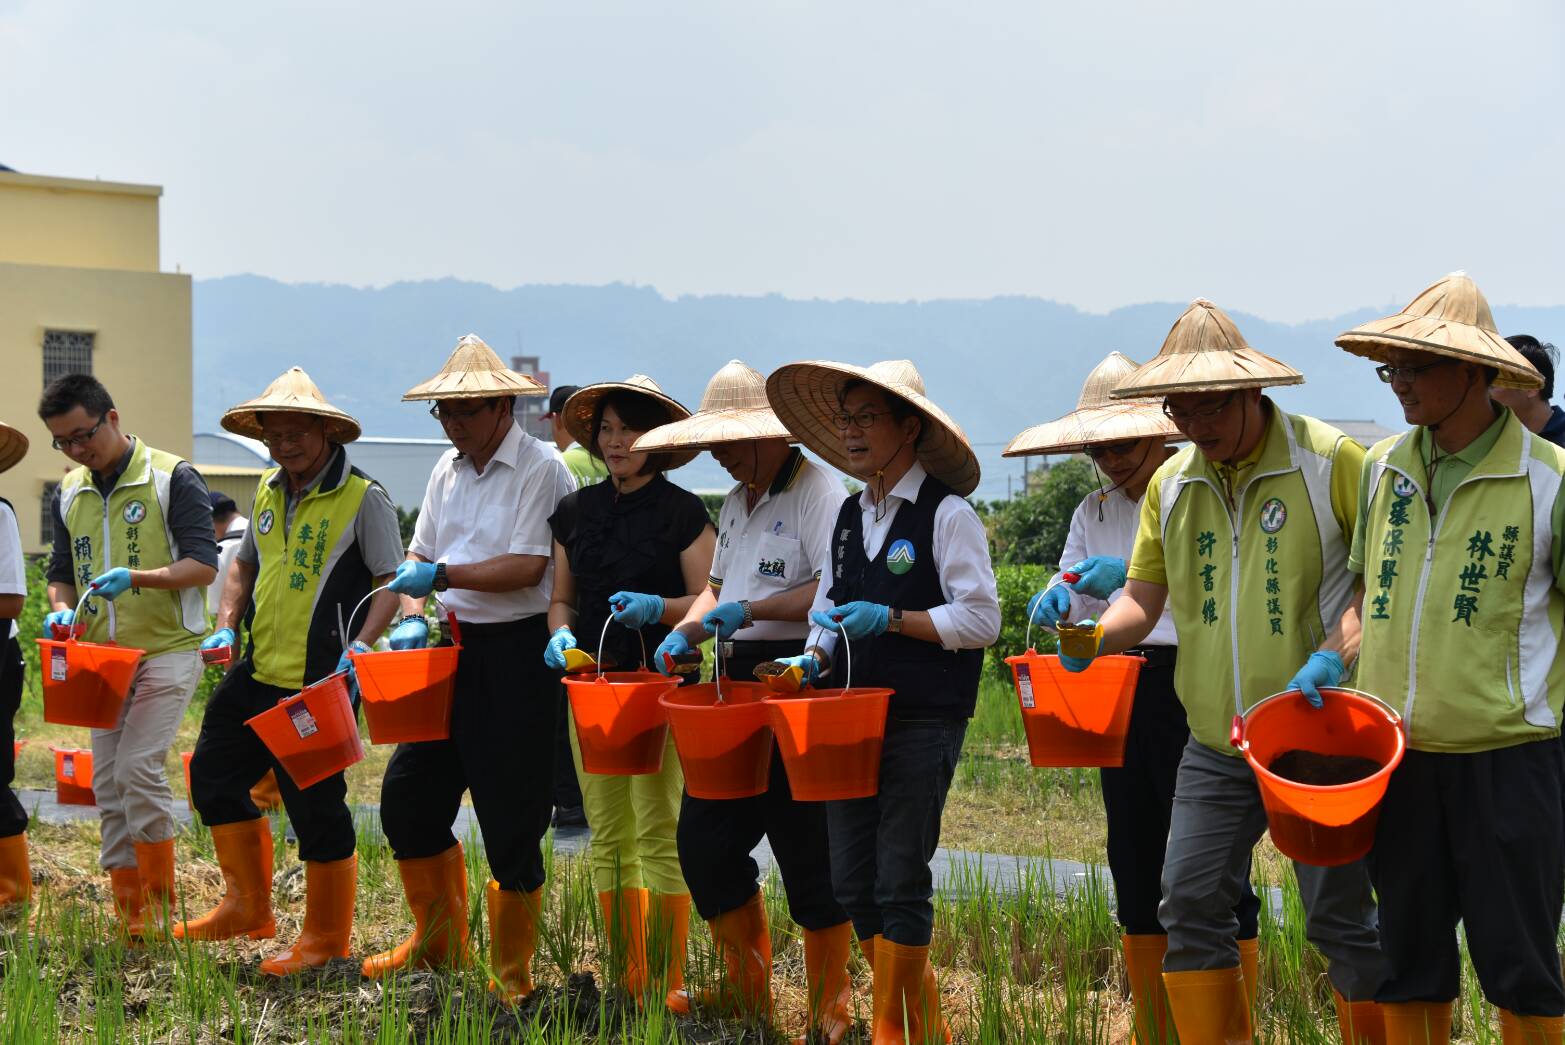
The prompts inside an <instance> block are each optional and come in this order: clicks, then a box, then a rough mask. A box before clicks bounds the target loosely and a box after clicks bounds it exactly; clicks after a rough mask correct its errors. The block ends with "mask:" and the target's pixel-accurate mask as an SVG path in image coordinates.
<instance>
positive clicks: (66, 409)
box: [38, 374, 114, 421]
mask: <svg viewBox="0 0 1565 1045" xmlns="http://www.w3.org/2000/svg"><path fill="white" fill-rule="evenodd" d="M78 406H79V407H81V408H82V409H83V410H85V411H87V412H88V413H89V414H92V415H94V416H96V417H104V416H106V415H107V414H108V412H109V411H110V410H113V409H114V397H113V396H111V395H109V390H108V389H107V388H104V387H103V382H102V381H99V380H98V379H97V378H95V377H93V376H92V375H91V374H66V375H65V376H64V377H57V378H55V379H54V380H53V381H50V382H49V384H48V386H47V387H45V388H44V390H43V395H42V396H41V397H39V399H38V417H39V418H40V419H41V420H44V421H47V420H49V418H51V417H59V416H60V415H61V414H68V413H70V412H71V411H72V410H74V409H76V408H77V407H78Z"/></svg>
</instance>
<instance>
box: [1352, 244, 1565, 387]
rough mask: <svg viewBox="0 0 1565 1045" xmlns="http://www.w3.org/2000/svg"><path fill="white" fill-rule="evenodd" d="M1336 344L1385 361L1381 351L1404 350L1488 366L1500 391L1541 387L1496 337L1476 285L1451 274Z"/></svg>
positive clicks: (1540, 381) (1515, 353)
mask: <svg viewBox="0 0 1565 1045" xmlns="http://www.w3.org/2000/svg"><path fill="white" fill-rule="evenodd" d="M1337 345H1338V347H1340V348H1344V349H1346V350H1347V351H1349V352H1352V353H1353V354H1354V355H1356V356H1365V357H1367V358H1369V359H1373V360H1376V361H1378V362H1381V363H1386V362H1390V360H1389V359H1387V358H1386V350H1387V349H1390V348H1407V349H1413V350H1415V351H1419V352H1433V353H1435V354H1436V355H1441V356H1449V357H1450V358H1452V359H1460V360H1462V361H1463V362H1465V363H1477V364H1479V365H1480V366H1492V367H1494V368H1495V369H1496V370H1498V371H1499V372H1500V373H1499V376H1498V377H1497V378H1496V379H1495V382H1494V383H1495V384H1496V385H1499V386H1500V387H1502V388H1542V387H1543V375H1542V374H1540V373H1538V371H1537V370H1536V369H1535V368H1534V367H1533V365H1532V364H1531V363H1529V362H1527V358H1526V357H1525V356H1523V355H1522V354H1521V353H1520V352H1518V351H1516V349H1514V348H1512V347H1511V345H1510V343H1509V342H1508V341H1506V340H1505V339H1504V338H1503V337H1501V336H1500V332H1499V331H1498V330H1496V329H1495V326H1494V315H1493V314H1492V313H1491V312H1490V311H1489V302H1488V301H1486V300H1485V299H1484V296H1483V293H1482V292H1481V291H1480V290H1479V289H1478V284H1476V283H1474V282H1473V281H1472V280H1471V279H1470V278H1468V276H1467V274H1466V273H1465V272H1453V273H1451V274H1450V275H1449V276H1447V277H1445V278H1444V279H1442V280H1440V281H1439V282H1438V283H1436V284H1435V285H1434V286H1432V287H1429V288H1427V289H1426V290H1425V291H1424V292H1423V293H1422V294H1420V295H1418V297H1416V298H1414V299H1413V301H1412V303H1411V304H1409V305H1408V306H1407V308H1404V309H1403V310H1402V311H1401V312H1398V313H1397V314H1396V315H1394V316H1387V317H1386V318H1385V319H1377V320H1375V321H1374V322H1372V323H1365V324H1364V325H1363V326H1361V327H1355V328H1354V329H1352V330H1350V331H1348V332H1347V333H1346V334H1343V335H1341V336H1340V337H1338V338H1337Z"/></svg>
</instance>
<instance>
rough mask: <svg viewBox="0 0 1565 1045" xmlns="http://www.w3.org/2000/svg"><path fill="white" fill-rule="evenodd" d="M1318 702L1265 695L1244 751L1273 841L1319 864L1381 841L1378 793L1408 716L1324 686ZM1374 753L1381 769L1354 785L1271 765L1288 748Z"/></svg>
mask: <svg viewBox="0 0 1565 1045" xmlns="http://www.w3.org/2000/svg"><path fill="white" fill-rule="evenodd" d="M1320 692H1321V696H1322V697H1323V698H1324V702H1323V706H1322V707H1319V708H1312V707H1310V706H1309V702H1308V701H1306V700H1305V699H1304V694H1302V693H1299V692H1297V691H1294V692H1288V693H1278V694H1276V695H1274V696H1271V697H1267V698H1266V699H1265V700H1263V701H1261V702H1260V703H1258V704H1256V705H1255V706H1254V707H1252V708H1251V709H1250V710H1249V711H1248V712H1246V713H1245V716H1244V723H1243V726H1242V730H1241V734H1240V738H1241V739H1240V743H1239V750H1240V751H1241V752H1243V753H1244V757H1245V760H1246V761H1248V762H1249V763H1250V768H1251V769H1253V770H1254V771H1255V782H1256V784H1257V786H1258V787H1259V788H1260V792H1261V802H1262V804H1263V805H1265V807H1266V821H1267V824H1268V825H1269V827H1270V829H1271V835H1272V844H1274V845H1275V846H1276V847H1277V848H1278V850H1279V851H1280V852H1281V853H1282V854H1283V855H1284V856H1287V857H1290V858H1292V859H1294V860H1297V861H1299V862H1300V863H1305V864H1314V865H1316V866H1319V867H1334V866H1336V865H1338V864H1346V863H1352V862H1353V861H1354V860H1358V859H1361V858H1362V857H1363V856H1365V855H1366V854H1367V853H1368V852H1369V850H1370V847H1371V846H1372V845H1373V844H1374V841H1375V825H1376V824H1377V823H1378V822H1379V820H1380V800H1381V799H1382V798H1384V797H1385V794H1386V784H1387V783H1388V782H1389V781H1390V779H1391V773H1392V771H1393V770H1394V769H1396V767H1397V765H1398V763H1400V762H1401V761H1402V755H1403V754H1404V753H1405V752H1406V750H1407V740H1406V738H1405V737H1404V736H1403V734H1402V718H1401V716H1400V715H1398V714H1397V713H1396V712H1395V711H1393V710H1391V709H1390V708H1389V707H1387V706H1386V705H1385V704H1382V703H1381V702H1380V701H1378V700H1376V699H1375V698H1374V697H1371V696H1369V695H1368V694H1366V693H1359V692H1357V691H1355V690H1348V689H1326V688H1324V687H1322V689H1321V691H1320ZM1292 750H1299V751H1311V752H1315V753H1317V754H1322V755H1336V756H1351V757H1357V758H1366V759H1370V760H1371V761H1373V762H1376V763H1378V764H1379V765H1380V769H1379V770H1378V771H1377V772H1376V773H1374V774H1373V775H1371V776H1368V777H1365V778H1364V779H1363V780H1356V781H1354V782H1352V783H1350V784H1333V785H1317V784H1302V783H1299V782H1297V781H1294V780H1289V779H1286V778H1284V777H1280V776H1278V775H1277V774H1275V773H1273V772H1272V771H1271V770H1270V769H1269V768H1268V767H1269V766H1270V765H1271V764H1272V761H1273V760H1274V759H1276V758H1277V757H1278V756H1279V755H1281V754H1283V753H1284V752H1286V751H1292Z"/></svg>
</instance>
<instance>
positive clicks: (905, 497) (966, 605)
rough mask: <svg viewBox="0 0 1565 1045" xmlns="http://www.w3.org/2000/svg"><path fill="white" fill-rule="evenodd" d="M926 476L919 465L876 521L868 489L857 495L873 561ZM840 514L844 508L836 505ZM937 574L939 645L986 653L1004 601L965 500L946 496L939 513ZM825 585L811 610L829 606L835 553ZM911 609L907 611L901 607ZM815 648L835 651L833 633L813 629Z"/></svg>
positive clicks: (933, 615)
mask: <svg viewBox="0 0 1565 1045" xmlns="http://www.w3.org/2000/svg"><path fill="white" fill-rule="evenodd" d="M927 474H928V473H926V472H925V471H924V466H923V465H922V464H920V463H918V462H917V461H915V462H914V463H913V467H912V468H909V469H908V470H907V474H906V475H904V476H903V477H902V478H901V479H899V480H898V481H897V484H896V485H895V486H893V487H892V488H891V489H890V490H889V491H888V492H887V493H886V510H885V513H884V514H883V515H882V517H881V518H880V519H879V521H877V520H876V519H875V502H874V501H873V500H871V499H870V490H869V488H868V487H865V489H864V491H863V492H862V493H860V494H859V498H858V500H859V511H860V512H861V513H862V517H863V529H864V554H865V555H867V556H868V557H869V558H870V559H871V560H873V559H874V558H875V556H877V555H879V554H880V549H881V546H882V545H883V544H885V543H886V535H887V534H889V533H890V532H891V523H892V521H893V520H895V519H896V517H897V510H898V509H899V508H901V507H902V505H903V504H909V503H912V502H915V501H917V500H918V490H919V487H920V486H922V485H923V482H924V478H925V476H926V475H927ZM838 508H839V510H840V508H841V505H840V504H839V505H838ZM934 541H935V546H934V548H932V549H931V551H932V553H933V554H934V557H935V570H936V571H937V572H938V573H939V575H940V591H941V593H942V594H943V595H945V599H946V601H945V603H944V604H943V605H940V606H936V607H934V608H932V609H930V610H929V611H928V612H929V619H930V621H931V622H932V623H933V624H934V626H935V631H936V633H938V634H939V636H940V645H941V646H942V647H943V648H945V649H948V650H960V649H987V648H988V647H990V646H992V645H994V642H995V640H996V639H998V638H999V637H1000V597H999V595H998V594H997V592H996V591H995V583H994V567H993V566H992V565H991V564H990V562H989V535H988V534H987V533H985V532H984V524H983V520H981V519H979V518H978V513H977V512H975V511H974V510H973V506H972V505H970V504H968V503H967V501H966V500H964V499H963V498H961V497H947V498H946V499H945V500H943V501H941V502H940V507H938V508H936V509H935V537H934ZM821 563H822V566H821V584H820V587H819V588H818V589H816V592H815V605H814V606H813V607H811V609H812V610H825V609H829V608H830V607H831V604H832V603H831V599H830V598H828V597H827V594H826V593H827V592H828V591H830V590H831V582H830V580H829V578H830V577H831V568H832V567H831V548H830V547H828V548H827V549H826V554H825V555H824V556H823V558H822V559H821ZM902 608H903V609H907V607H905V606H904V607H902ZM814 635H815V636H816V639H815V642H814V644H815V645H817V646H819V647H820V648H821V650H822V651H824V652H825V653H826V654H827V655H828V656H830V655H831V654H832V651H833V650H835V649H836V645H837V635H836V633H835V632H822V631H821V630H820V629H818V628H817V629H815V632H814Z"/></svg>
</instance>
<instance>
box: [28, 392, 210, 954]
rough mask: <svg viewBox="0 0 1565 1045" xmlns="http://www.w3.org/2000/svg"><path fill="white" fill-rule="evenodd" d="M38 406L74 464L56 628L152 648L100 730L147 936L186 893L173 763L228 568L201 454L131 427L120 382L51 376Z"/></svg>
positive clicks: (65, 502)
mask: <svg viewBox="0 0 1565 1045" xmlns="http://www.w3.org/2000/svg"><path fill="white" fill-rule="evenodd" d="M38 416H39V417H40V418H42V419H43V423H44V425H45V426H46V427H47V428H48V429H49V431H50V433H51V434H52V435H53V436H54V440H53V445H54V448H55V449H56V450H59V451H60V452H61V453H63V454H64V455H65V456H66V457H67V458H68V459H69V460H70V461H72V462H73V463H74V464H75V465H76V467H75V468H73V469H72V470H71V471H70V472H69V473H68V474H67V475H66V477H65V479H64V480H63V481H62V482H61V483H60V492H59V497H58V499H57V501H56V502H55V505H54V508H53V514H54V542H53V544H54V547H53V552H52V554H51V555H50V558H49V568H48V574H47V576H48V581H49V592H48V594H49V605H50V608H51V610H52V612H50V613H49V615H48V616H47V617H46V618H45V625H46V630H47V631H48V632H49V633H50V634H51V635H52V636H53V637H55V638H64V637H65V636H66V635H69V634H71V633H73V632H74V633H75V634H77V635H79V636H81V637H82V638H84V639H86V640H87V641H89V642H117V643H119V644H120V645H122V646H133V647H135V648H137V649H142V650H145V651H146V653H145V654H144V655H143V656H142V658H141V661H140V662H139V663H138V664H137V666H136V674H135V677H134V679H133V681H132V683H131V689H130V695H129V696H128V697H127V698H126V700H125V703H124V705H123V706H122V707H121V709H120V716H119V721H118V722H117V723H116V724H115V725H114V726H113V727H112V728H109V729H94V730H93V731H92V756H93V758H92V788H93V794H94V795H95V796H96V799H97V804H98V809H99V812H100V820H101V830H102V842H101V846H100V855H99V858H98V862H99V865H100V866H102V867H103V868H104V869H105V870H107V871H108V872H109V879H110V881H111V883H112V886H113V889H112V891H113V896H114V907H115V911H116V913H117V914H118V916H119V919H120V925H121V929H122V931H123V932H124V933H125V934H126V935H127V936H128V937H130V938H131V939H139V938H140V937H141V936H142V935H143V933H144V932H145V931H148V930H150V929H152V928H153V926H149V925H148V924H147V918H153V919H155V920H156V924H157V925H161V924H162V920H163V918H164V916H165V915H166V913H167V910H168V906H169V905H172V903H173V900H174V895H173V889H174V829H175V824H174V811H173V796H172V793H171V792H170V791H169V786H168V779H167V776H166V774H165V773H164V770H163V764H164V759H165V757H166V756H167V754H168V749H169V745H170V744H172V743H173V741H174V733H175V731H176V730H177V729H178V728H179V723H180V721H181V719H183V718H184V715H185V708H186V706H188V705H189V703H190V698H191V695H192V694H194V693H195V689H196V683H197V681H198V680H199V679H200V677H201V658H200V657H199V656H198V655H197V654H196V647H197V646H198V645H199V644H200V642H201V636H202V634H203V633H204V632H205V631H206V601H205V598H204V595H205V586H206V585H207V584H208V583H210V582H211V580H212V578H213V577H215V576H216V575H217V541H216V539H215V537H214V534H213V532H212V502H211V496H210V495H209V494H208V493H207V488H206V483H205V482H204V481H203V480H202V478H201V475H200V473H198V472H197V471H196V470H195V468H193V467H192V466H191V465H190V464H188V463H186V462H185V461H183V460H181V459H180V458H179V457H177V456H175V455H174V454H171V453H167V452H165V451H162V450H158V449H155V448H153V447H150V446H148V445H147V444H145V443H144V442H142V441H141V440H140V439H138V438H136V437H135V436H133V435H127V434H125V433H124V432H122V431H121V430H120V415H119V411H118V410H116V409H115V407H114V400H113V398H112V397H111V396H110V395H109V392H108V389H106V388H104V387H103V385H102V384H101V383H100V382H99V381H97V379H95V378H93V377H91V376H89V375H87V374H69V375H66V376H65V377H61V378H58V379H56V380H55V381H52V382H50V384H49V387H47V388H45V389H44V392H43V397H42V399H40V400H39V403H38ZM83 594H86V595H87V596H89V597H88V598H87V599H86V600H85V601H84V602H82V600H81V597H82V595H83ZM79 602H81V609H80V614H81V615H80V616H79V617H78V615H77V613H78V610H77V606H78V603H79ZM43 670H44V671H47V672H51V673H52V674H53V676H54V677H55V678H64V677H65V672H66V670H67V668H66V661H65V654H64V651H63V650H56V651H53V652H51V654H50V656H49V658H48V661H47V662H46V663H45V664H44V665H43ZM144 916H145V917H144Z"/></svg>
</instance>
